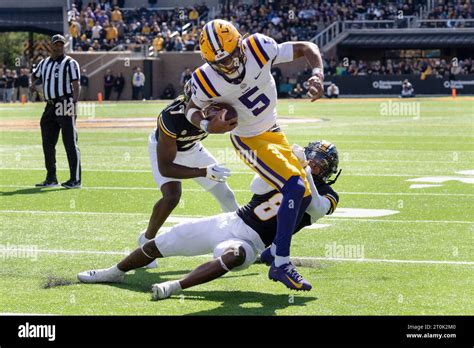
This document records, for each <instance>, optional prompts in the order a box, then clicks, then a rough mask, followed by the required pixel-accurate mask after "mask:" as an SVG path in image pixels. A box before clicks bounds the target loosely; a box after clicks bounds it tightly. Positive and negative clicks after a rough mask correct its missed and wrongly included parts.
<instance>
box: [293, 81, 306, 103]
mask: <svg viewBox="0 0 474 348" xmlns="http://www.w3.org/2000/svg"><path fill="white" fill-rule="evenodd" d="M303 94H304V89H303V87H301V83H299V82H298V83H297V84H296V86H295V88H293V90H292V91H291V94H290V96H291V97H292V98H297V99H299V98H301V97H302V96H303Z"/></svg>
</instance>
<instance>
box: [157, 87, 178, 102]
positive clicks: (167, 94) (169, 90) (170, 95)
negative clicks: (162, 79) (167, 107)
mask: <svg viewBox="0 0 474 348" xmlns="http://www.w3.org/2000/svg"><path fill="white" fill-rule="evenodd" d="M175 96H176V91H175V89H174V87H173V85H172V84H171V83H169V84H168V86H166V88H165V89H164V90H163V93H162V94H161V96H160V98H161V99H174V97H175Z"/></svg>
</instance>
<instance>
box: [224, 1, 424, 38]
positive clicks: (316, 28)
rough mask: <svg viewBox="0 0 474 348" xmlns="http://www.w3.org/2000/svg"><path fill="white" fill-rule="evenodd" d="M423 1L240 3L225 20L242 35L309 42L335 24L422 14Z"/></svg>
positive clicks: (230, 8)
mask: <svg viewBox="0 0 474 348" xmlns="http://www.w3.org/2000/svg"><path fill="white" fill-rule="evenodd" d="M421 3H422V2H420V1H412V2H408V1H402V0H392V1H374V2H367V1H361V0H346V1H318V2H315V1H311V0H290V1H281V2H280V1H278V2H277V1H275V2H273V3H270V4H269V5H268V6H265V5H249V4H238V5H236V6H232V5H229V6H226V7H224V8H223V9H222V12H221V17H222V18H224V19H227V20H230V21H231V22H233V23H234V24H235V25H236V26H237V27H238V28H239V30H240V31H241V32H242V33H246V32H249V33H253V32H260V33H263V34H266V35H268V36H271V37H273V38H274V39H275V40H276V41H277V42H282V41H295V40H309V39H311V38H313V37H314V36H315V35H316V33H318V32H320V31H322V30H323V29H324V28H326V27H328V26H329V25H330V24H331V23H333V22H335V21H338V20H339V21H344V20H386V19H395V18H396V17H397V15H398V14H399V12H398V11H403V13H404V15H406V16H408V15H414V14H415V13H417V12H418V11H419V8H420V6H421Z"/></svg>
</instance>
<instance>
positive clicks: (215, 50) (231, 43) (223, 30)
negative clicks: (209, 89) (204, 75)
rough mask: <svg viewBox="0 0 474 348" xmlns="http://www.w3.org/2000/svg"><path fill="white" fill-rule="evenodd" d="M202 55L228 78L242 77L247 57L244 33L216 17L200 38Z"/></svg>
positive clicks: (204, 29) (233, 79)
mask: <svg viewBox="0 0 474 348" xmlns="http://www.w3.org/2000/svg"><path fill="white" fill-rule="evenodd" d="M199 44H200V50H201V57H202V58H203V59H204V60H205V61H206V62H207V63H208V64H209V65H210V66H211V67H212V68H213V69H214V70H215V71H216V72H217V73H219V74H220V75H221V76H223V77H224V78H225V79H226V80H228V81H232V82H234V81H235V80H237V79H239V78H242V77H243V73H244V68H245V61H246V57H245V54H244V51H243V46H242V35H240V33H239V31H238V30H237V29H236V28H235V27H234V26H233V25H232V24H231V23H229V22H227V21H224V20H222V19H216V20H213V21H210V22H208V23H207V24H206V25H205V26H204V27H203V28H202V31H201V37H200V39H199Z"/></svg>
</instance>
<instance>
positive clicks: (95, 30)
mask: <svg viewBox="0 0 474 348" xmlns="http://www.w3.org/2000/svg"><path fill="white" fill-rule="evenodd" d="M102 29H103V28H102V26H101V25H100V24H99V23H96V24H95V25H94V26H93V27H92V36H91V39H92V40H100V38H101V33H102Z"/></svg>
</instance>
